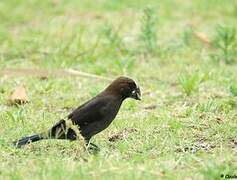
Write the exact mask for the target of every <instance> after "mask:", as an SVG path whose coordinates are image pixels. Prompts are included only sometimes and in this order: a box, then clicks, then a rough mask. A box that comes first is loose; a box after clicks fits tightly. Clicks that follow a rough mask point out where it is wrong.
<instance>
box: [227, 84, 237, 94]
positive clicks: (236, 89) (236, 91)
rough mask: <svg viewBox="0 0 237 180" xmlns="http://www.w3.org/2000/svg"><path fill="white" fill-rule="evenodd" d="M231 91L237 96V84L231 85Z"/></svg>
mask: <svg viewBox="0 0 237 180" xmlns="http://www.w3.org/2000/svg"><path fill="white" fill-rule="evenodd" d="M229 91H230V93H231V94H232V95H233V96H237V85H230V86H229Z"/></svg>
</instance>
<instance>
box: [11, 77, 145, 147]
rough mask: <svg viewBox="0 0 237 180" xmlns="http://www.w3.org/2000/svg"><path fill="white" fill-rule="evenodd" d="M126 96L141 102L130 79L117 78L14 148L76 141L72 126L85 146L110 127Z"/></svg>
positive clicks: (19, 141)
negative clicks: (49, 141) (40, 141)
mask: <svg viewBox="0 0 237 180" xmlns="http://www.w3.org/2000/svg"><path fill="white" fill-rule="evenodd" d="M129 97H130V98H133V99H136V100H140V97H141V92H140V89H139V87H138V86H137V84H136V83H135V81H133V80H132V79H130V78H127V77H119V78H117V79H115V80H114V81H113V82H112V83H111V84H110V85H109V86H108V87H107V88H106V89H105V90H104V91H102V92H101V93H100V94H98V95H97V96H95V97H94V98H92V99H91V100H89V101H87V102H86V103H84V104H82V105H81V106H79V107H78V108H77V109H75V110H74V111H73V112H72V113H70V114H69V115H68V116H67V119H66V120H64V119H62V120H60V121H58V122H57V123H56V124H55V125H54V126H53V127H52V128H50V129H49V130H48V131H47V132H46V133H45V132H44V133H40V134H36V135H33V136H28V137H24V138H22V139H20V140H18V141H16V142H14V145H15V146H17V147H22V146H24V145H26V144H28V143H30V142H35V141H39V140H42V139H69V140H76V139H77V136H78V135H77V134H78V133H77V132H76V130H75V127H76V128H77V129H78V130H79V132H80V134H81V135H82V137H83V138H84V139H85V141H86V143H87V144H88V143H89V141H90V139H91V137H92V136H94V135H95V134H97V133H99V132H101V131H103V130H104V129H106V128H107V127H108V126H109V125H110V124H111V122H112V121H113V120H114V118H115V116H116V115H117V113H118V111H119V109H120V106H121V104H122V102H123V101H124V100H125V99H126V98H129ZM67 122H69V124H70V123H71V125H72V126H73V127H74V128H73V127H72V126H69V125H68V123H67ZM94 146H95V145H94Z"/></svg>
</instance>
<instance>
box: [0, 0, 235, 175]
mask: <svg viewBox="0 0 237 180" xmlns="http://www.w3.org/2000/svg"><path fill="white" fill-rule="evenodd" d="M147 9H149V10H147ZM236 18H237V3H236V1H235V0H229V1H228V3H226V1H223V0H200V1H188V0H184V1H183V0H182V1H181V0H175V1H171V0H167V1H155V0H139V1H132V0H127V1H125V0H122V1H115V0H111V1H106V0H100V1H98V0H96V1H90V0H81V1H77V0H71V1H66V0H45V1H36V0H24V1H23V0H9V1H7V0H3V1H1V2H0V22H1V26H0V72H1V70H3V69H5V68H29V67H30V68H45V69H49V70H53V69H68V68H72V69H75V70H80V71H84V72H88V73H93V74H97V75H101V76H105V77H109V78H114V77H117V76H120V75H127V76H129V77H132V78H134V79H135V80H136V81H137V82H138V83H139V85H140V86H141V90H142V93H143V96H142V98H143V100H142V101H141V102H137V101H133V100H126V102H124V104H123V106H122V108H121V110H120V112H119V114H118V116H117V117H116V119H115V121H114V122H113V123H112V125H111V126H110V127H109V128H108V129H106V130H105V131H104V132H102V133H100V134H98V135H96V136H95V137H94V138H93V142H94V143H96V144H97V145H99V146H100V148H101V151H100V152H99V153H98V154H97V155H91V154H88V152H86V151H84V150H83V148H82V146H81V144H80V143H79V142H67V141H60V140H59V141H55V140H54V141H53V140H48V141H41V142H38V143H34V144H31V145H29V146H27V147H26V148H24V149H15V148H13V147H12V146H11V143H12V141H14V140H16V139H18V138H20V137H22V136H25V135H31V134H34V133H36V132H41V131H43V130H45V129H47V128H49V127H50V126H51V125H53V124H54V123H55V122H57V120H59V119H60V118H63V117H65V116H66V115H67V114H68V113H69V112H71V110H72V109H73V108H75V107H77V106H78V105H79V104H81V103H83V102H84V101H86V100H87V99H89V98H91V97H92V96H94V95H96V94H97V93H98V92H100V91H101V90H102V89H103V88H104V87H105V86H106V85H107V84H108V82H107V81H103V80H97V79H93V78H92V79H89V78H82V77H75V76H73V77H70V76H68V77H67V76H61V77H59V76H56V77H55V76H50V77H49V78H48V79H41V78H37V77H33V76H32V77H21V76H15V77H10V76H5V75H2V74H1V76H0V152H1V153H0V162H1V163H0V179H33V178H34V179H185V178H191V179H219V178H220V176H221V174H224V175H226V174H228V175H237V158H236V156H237V145H236V143H237V99H236V90H235V89H236V84H237V74H236V70H237V61H236V56H235V55H234V54H235V53H236V46H235V44H236V35H234V33H235V32H236V30H233V27H237V21H236ZM190 23H193V24H196V27H195V30H196V31H198V32H203V33H205V34H206V35H207V36H208V37H209V38H210V39H211V40H213V43H211V45H210V46H207V45H206V44H203V43H202V42H200V41H199V40H198V39H196V38H195V37H194V36H193V35H192V31H193V29H192V28H190ZM218 27H225V28H224V29H222V30H221V31H219V30H218ZM218 33H219V34H218ZM234 37H235V38H234ZM223 43H224V45H223ZM212 44H214V45H213V46H212ZM215 45H217V46H215ZM213 54H214V55H215V57H216V59H217V61H216V60H215V59H213V56H212V55H213ZM219 62H222V63H221V64H220V63H219ZM20 83H24V84H25V85H26V88H27V92H28V95H29V98H30V102H29V103H28V104H25V105H22V106H10V105H8V103H7V98H8V97H9V95H10V94H11V92H12V91H13V90H14V89H15V87H17V86H18V84H20ZM187 95H188V96H187ZM149 107H153V108H149ZM125 128H136V130H137V131H135V132H132V133H129V134H128V135H127V136H125V137H124V139H122V140H118V141H116V142H109V140H108V138H109V137H110V136H111V135H112V134H115V133H118V132H120V131H123V130H124V129H125Z"/></svg>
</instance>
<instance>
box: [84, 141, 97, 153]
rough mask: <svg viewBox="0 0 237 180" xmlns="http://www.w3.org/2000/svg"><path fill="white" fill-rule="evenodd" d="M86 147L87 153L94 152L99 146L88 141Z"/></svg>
mask: <svg viewBox="0 0 237 180" xmlns="http://www.w3.org/2000/svg"><path fill="white" fill-rule="evenodd" d="M86 149H87V151H88V152H89V153H92V154H96V153H98V152H99V151H100V148H99V147H98V146H97V145H95V144H94V143H88V144H87V146H86Z"/></svg>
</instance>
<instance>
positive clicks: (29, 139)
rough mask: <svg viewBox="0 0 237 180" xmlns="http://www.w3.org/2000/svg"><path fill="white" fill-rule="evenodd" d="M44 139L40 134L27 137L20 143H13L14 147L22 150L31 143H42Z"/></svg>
mask: <svg viewBox="0 0 237 180" xmlns="http://www.w3.org/2000/svg"><path fill="white" fill-rule="evenodd" d="M42 139H44V137H43V136H41V135H39V134H35V135H32V136H27V137H23V138H21V139H20V140H18V141H15V142H13V145H14V146H15V147H17V148H21V147H22V146H24V145H26V144H29V143H31V142H35V141H40V140H42Z"/></svg>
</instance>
